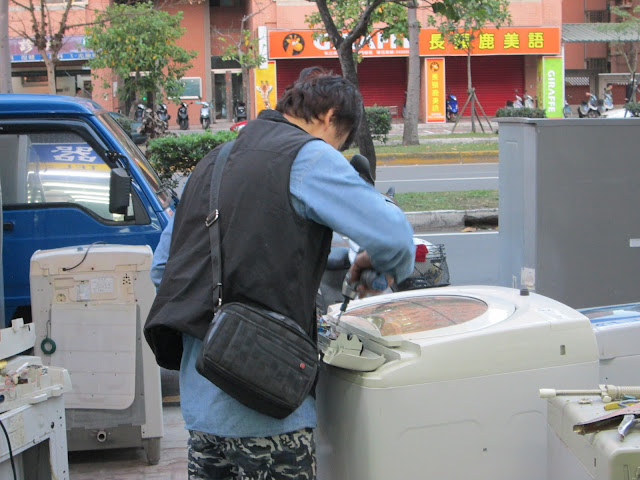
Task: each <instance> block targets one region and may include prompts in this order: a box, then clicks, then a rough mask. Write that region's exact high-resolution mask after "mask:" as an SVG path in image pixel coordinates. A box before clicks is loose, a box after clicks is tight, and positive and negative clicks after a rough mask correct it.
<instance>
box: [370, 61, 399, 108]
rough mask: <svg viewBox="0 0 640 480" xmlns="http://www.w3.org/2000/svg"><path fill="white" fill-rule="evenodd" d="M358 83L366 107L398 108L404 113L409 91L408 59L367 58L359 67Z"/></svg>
mask: <svg viewBox="0 0 640 480" xmlns="http://www.w3.org/2000/svg"><path fill="white" fill-rule="evenodd" d="M358 81H359V82H360V92H361V93H362V98H363V100H364V104H365V105H366V106H371V105H380V106H385V107H390V106H396V107H398V112H402V106H403V105H404V101H405V93H404V92H406V91H407V59H406V58H404V57H391V58H365V59H364V60H362V62H360V64H359V65H358Z"/></svg>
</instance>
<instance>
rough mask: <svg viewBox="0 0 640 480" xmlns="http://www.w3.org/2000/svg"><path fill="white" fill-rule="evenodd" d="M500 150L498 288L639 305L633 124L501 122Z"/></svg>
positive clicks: (639, 193) (639, 221)
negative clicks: (524, 288)
mask: <svg viewBox="0 0 640 480" xmlns="http://www.w3.org/2000/svg"><path fill="white" fill-rule="evenodd" d="M499 149H500V154H499V159H500V167H499V175H500V180H499V188H500V201H499V208H500V235H499V245H500V248H499V251H500V254H499V264H500V265H499V278H500V284H501V285H505V286H515V287H520V286H528V287H530V288H532V289H534V290H535V291H537V292H538V293H541V294H543V295H546V296H549V297H551V298H554V299H556V300H559V301H560V302H563V303H566V304H567V305H570V306H572V307H574V308H582V307H591V306H599V305H612V304H616V303H626V302H637V301H638V300H640V119H619V120H616V119H558V120H556V119H503V120H500V121H499Z"/></svg>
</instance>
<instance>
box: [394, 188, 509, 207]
mask: <svg viewBox="0 0 640 480" xmlns="http://www.w3.org/2000/svg"><path fill="white" fill-rule="evenodd" d="M394 198H395V200H396V201H397V202H398V204H399V205H400V208H402V210H404V211H405V212H426V211H431V210H476V209H482V208H498V190H468V191H461V192H415V193H396V195H395V197H394Z"/></svg>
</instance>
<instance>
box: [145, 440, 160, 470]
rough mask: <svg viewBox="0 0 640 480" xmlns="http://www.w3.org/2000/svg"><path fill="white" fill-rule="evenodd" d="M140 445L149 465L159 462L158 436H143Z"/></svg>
mask: <svg viewBox="0 0 640 480" xmlns="http://www.w3.org/2000/svg"><path fill="white" fill-rule="evenodd" d="M142 446H143V448H144V453H145V454H146V455H147V462H148V463H149V465H157V464H158V463H160V437H154V438H145V439H143V440H142Z"/></svg>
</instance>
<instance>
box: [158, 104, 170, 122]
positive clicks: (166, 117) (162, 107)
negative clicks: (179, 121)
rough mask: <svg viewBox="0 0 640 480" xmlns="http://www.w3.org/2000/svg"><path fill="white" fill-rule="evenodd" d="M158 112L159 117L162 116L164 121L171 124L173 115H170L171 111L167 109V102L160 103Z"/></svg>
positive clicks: (161, 118)
mask: <svg viewBox="0 0 640 480" xmlns="http://www.w3.org/2000/svg"><path fill="white" fill-rule="evenodd" d="M156 114H157V115H158V118H160V120H162V121H163V122H167V125H168V124H169V120H171V115H169V112H168V111H167V105H166V104H164V103H159V104H158V108H156Z"/></svg>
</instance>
